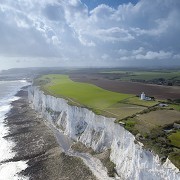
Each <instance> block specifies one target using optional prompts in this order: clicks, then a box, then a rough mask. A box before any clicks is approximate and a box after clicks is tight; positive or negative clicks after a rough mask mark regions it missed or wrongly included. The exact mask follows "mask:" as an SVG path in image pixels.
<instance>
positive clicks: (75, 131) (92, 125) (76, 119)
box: [28, 86, 180, 180]
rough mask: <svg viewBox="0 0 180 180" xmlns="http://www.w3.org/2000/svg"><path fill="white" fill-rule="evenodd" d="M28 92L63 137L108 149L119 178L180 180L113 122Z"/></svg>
mask: <svg viewBox="0 0 180 180" xmlns="http://www.w3.org/2000/svg"><path fill="white" fill-rule="evenodd" d="M28 92H29V93H28V94H29V100H30V101H31V102H32V104H33V107H34V108H35V109H36V110H37V111H38V112H39V113H41V115H42V116H43V117H44V118H45V119H47V120H48V121H50V122H51V123H52V124H54V125H55V126H56V127H57V128H59V129H61V130H62V131H63V132H64V133H65V134H66V135H68V136H69V137H71V138H72V139H74V140H75V141H80V142H82V143H83V144H85V145H86V146H87V147H91V148H93V149H94V150H95V151H103V150H105V149H107V148H110V149H111V154H110V159H111V161H113V162H114V163H115V165H116V170H117V173H118V175H119V176H120V178H121V179H130V180H132V179H134V180H160V179H163V180H164V179H167V180H177V179H180V173H179V171H178V169H177V168H176V167H175V166H174V165H173V164H172V163H171V162H170V161H169V160H167V161H166V162H165V163H164V164H161V163H160V160H159V158H158V156H155V155H153V153H151V152H150V151H148V150H145V149H143V145H142V144H141V143H135V137H134V136H133V135H132V134H131V133H130V132H128V131H127V130H125V129H124V128H123V127H122V126H120V125H119V124H115V123H114V120H115V119H113V118H106V117H103V116H99V115H96V114H94V113H93V112H92V111H90V110H88V109H86V108H81V107H77V106H70V105H68V103H67V101H66V100H64V99H62V98H56V97H53V96H50V95H44V93H43V92H42V91H40V90H39V88H38V87H34V86H32V87H30V88H29V91H28Z"/></svg>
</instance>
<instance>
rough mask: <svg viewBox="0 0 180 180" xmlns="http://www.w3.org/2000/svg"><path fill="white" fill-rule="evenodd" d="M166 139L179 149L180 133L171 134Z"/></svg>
mask: <svg viewBox="0 0 180 180" xmlns="http://www.w3.org/2000/svg"><path fill="white" fill-rule="evenodd" d="M168 138H169V139H170V140H171V144H172V145H174V146H176V147H178V148H180V131H177V132H175V133H172V134H171V135H170V136H169V137H168Z"/></svg>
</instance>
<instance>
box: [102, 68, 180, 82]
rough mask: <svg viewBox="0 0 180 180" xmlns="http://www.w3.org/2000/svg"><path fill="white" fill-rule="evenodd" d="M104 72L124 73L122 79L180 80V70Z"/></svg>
mask: <svg viewBox="0 0 180 180" xmlns="http://www.w3.org/2000/svg"><path fill="white" fill-rule="evenodd" d="M101 73H104V74H122V75H124V76H122V77H121V78H120V80H125V81H130V80H132V79H139V80H152V79H159V78H163V79H168V80H170V79H175V80H180V71H172V70H171V71H170V70H169V71H122V70H121V71H118V70H117V71H103V72H101Z"/></svg>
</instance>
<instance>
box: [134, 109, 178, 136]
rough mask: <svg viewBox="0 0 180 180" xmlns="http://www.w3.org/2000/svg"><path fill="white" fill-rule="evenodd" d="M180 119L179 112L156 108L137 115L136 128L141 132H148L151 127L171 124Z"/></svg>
mask: <svg viewBox="0 0 180 180" xmlns="http://www.w3.org/2000/svg"><path fill="white" fill-rule="evenodd" d="M179 120H180V112H178V111H175V110H166V109H165V110H157V111H151V112H149V113H146V114H142V115H138V117H137V118H136V122H137V125H136V128H137V129H138V130H139V131H140V132H141V133H148V132H150V131H151V130H152V129H153V128H157V127H159V126H162V127H163V126H164V125H167V124H172V123H174V122H176V121H179Z"/></svg>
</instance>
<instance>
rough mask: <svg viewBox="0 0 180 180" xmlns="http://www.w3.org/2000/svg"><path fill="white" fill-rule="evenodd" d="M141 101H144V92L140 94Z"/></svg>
mask: <svg viewBox="0 0 180 180" xmlns="http://www.w3.org/2000/svg"><path fill="white" fill-rule="evenodd" d="M140 99H141V100H146V95H145V94H144V92H142V93H141V98H140Z"/></svg>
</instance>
